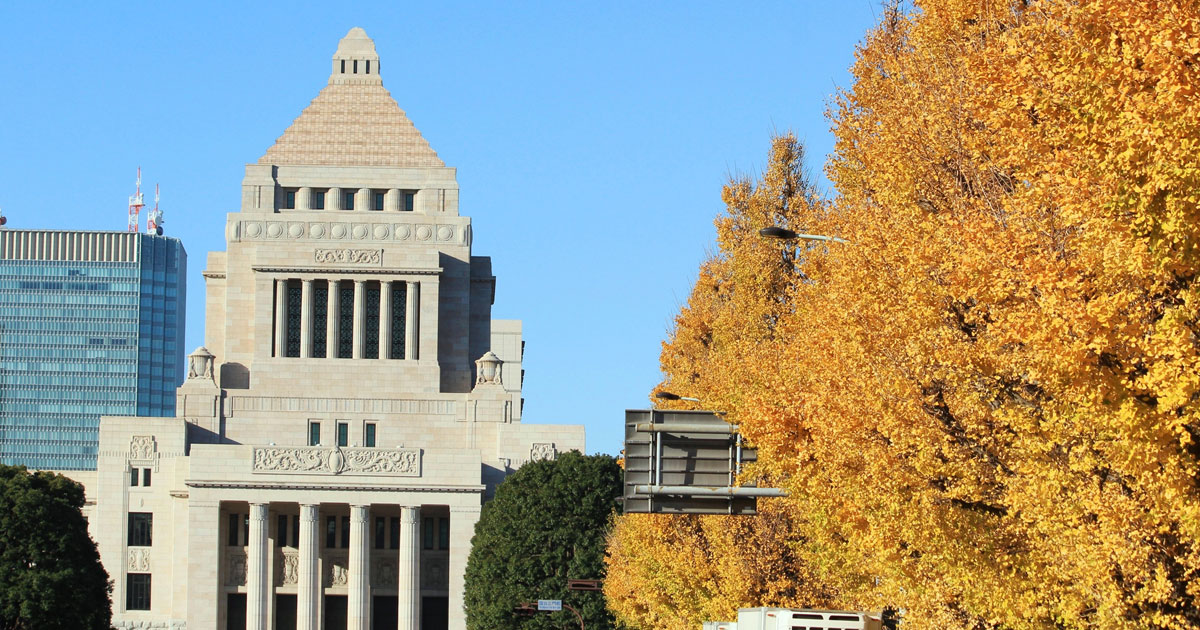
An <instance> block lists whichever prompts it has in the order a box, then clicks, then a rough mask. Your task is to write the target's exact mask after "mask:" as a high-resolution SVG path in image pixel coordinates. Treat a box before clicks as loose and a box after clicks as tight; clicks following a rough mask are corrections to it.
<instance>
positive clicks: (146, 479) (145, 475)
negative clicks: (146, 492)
mask: <svg viewBox="0 0 1200 630" xmlns="http://www.w3.org/2000/svg"><path fill="white" fill-rule="evenodd" d="M142 485H143V486H145V487H147V488H149V487H150V469H149V468H143V469H142Z"/></svg>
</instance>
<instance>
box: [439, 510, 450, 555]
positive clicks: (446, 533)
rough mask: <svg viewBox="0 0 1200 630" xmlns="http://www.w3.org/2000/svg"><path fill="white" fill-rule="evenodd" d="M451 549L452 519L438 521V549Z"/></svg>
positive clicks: (443, 518)
mask: <svg viewBox="0 0 1200 630" xmlns="http://www.w3.org/2000/svg"><path fill="white" fill-rule="evenodd" d="M449 548H450V519H448V518H445V517H442V518H439V519H438V549H449Z"/></svg>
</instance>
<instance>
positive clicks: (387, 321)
mask: <svg viewBox="0 0 1200 630" xmlns="http://www.w3.org/2000/svg"><path fill="white" fill-rule="evenodd" d="M391 352H392V283H391V282H389V281H387V280H382V281H380V283H379V358H380V359H390V358H391Z"/></svg>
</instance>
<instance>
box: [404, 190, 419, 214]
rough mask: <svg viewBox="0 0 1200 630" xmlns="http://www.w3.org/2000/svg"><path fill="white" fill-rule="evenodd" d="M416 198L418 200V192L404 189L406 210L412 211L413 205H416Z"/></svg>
mask: <svg viewBox="0 0 1200 630" xmlns="http://www.w3.org/2000/svg"><path fill="white" fill-rule="evenodd" d="M416 200H417V193H415V192H411V191H404V211H405V212H412V211H413V207H414V206H416Z"/></svg>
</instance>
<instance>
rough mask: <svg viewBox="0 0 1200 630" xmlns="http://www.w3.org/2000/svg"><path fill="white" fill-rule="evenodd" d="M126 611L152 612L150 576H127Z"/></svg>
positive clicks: (143, 574)
mask: <svg viewBox="0 0 1200 630" xmlns="http://www.w3.org/2000/svg"><path fill="white" fill-rule="evenodd" d="M125 610H150V574H149V573H128V574H126V575H125Z"/></svg>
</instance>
